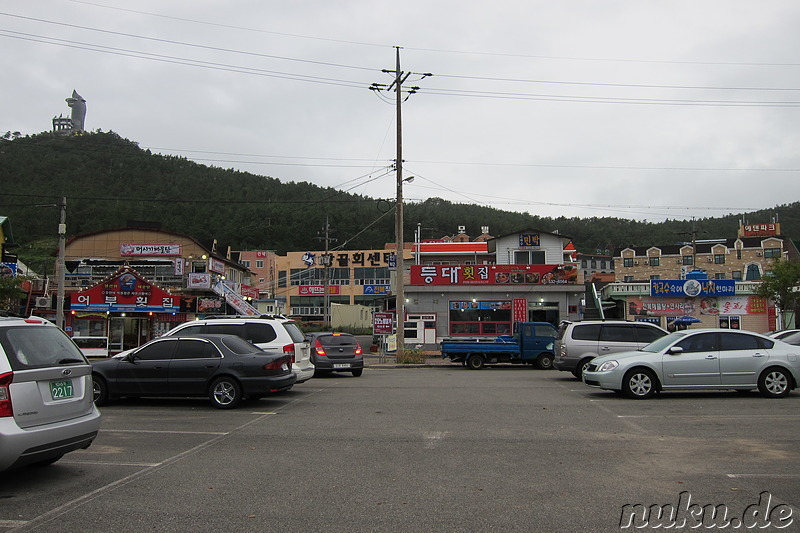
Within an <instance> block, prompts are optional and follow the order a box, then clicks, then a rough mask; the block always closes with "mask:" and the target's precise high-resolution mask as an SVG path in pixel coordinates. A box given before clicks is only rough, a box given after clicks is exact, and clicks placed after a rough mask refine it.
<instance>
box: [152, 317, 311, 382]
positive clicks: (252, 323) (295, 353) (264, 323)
mask: <svg viewBox="0 0 800 533" xmlns="http://www.w3.org/2000/svg"><path fill="white" fill-rule="evenodd" d="M209 333H210V334H217V335H236V336H238V337H241V338H243V339H244V340H246V341H249V342H252V343H253V344H255V345H256V346H258V347H259V348H261V349H262V350H265V351H267V352H270V353H281V352H282V353H284V354H287V355H291V356H292V360H293V363H292V370H293V371H294V373H295V375H296V376H297V381H296V383H302V382H304V381H307V380H309V379H311V378H312V377H313V376H314V365H313V364H312V363H311V349H310V348H309V343H308V340H307V339H306V337H305V335H303V332H302V331H300V328H299V327H298V326H297V324H295V323H294V321H292V320H289V319H288V318H286V317H283V316H280V315H261V316H260V317H244V316H219V317H206V318H203V319H200V320H193V321H191V322H185V323H183V324H181V325H179V326H176V327H174V328H172V329H171V330H169V331H168V332H167V333H165V334H164V336H181V337H187V336H188V337H191V336H194V335H198V334H201V335H202V334H209Z"/></svg>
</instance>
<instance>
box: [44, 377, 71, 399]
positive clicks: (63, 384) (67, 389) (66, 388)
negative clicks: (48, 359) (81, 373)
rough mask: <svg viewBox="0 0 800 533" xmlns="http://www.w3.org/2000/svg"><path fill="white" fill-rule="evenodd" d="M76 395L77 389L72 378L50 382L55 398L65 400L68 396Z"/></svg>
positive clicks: (51, 393)
mask: <svg viewBox="0 0 800 533" xmlns="http://www.w3.org/2000/svg"><path fill="white" fill-rule="evenodd" d="M74 395H75V389H73V388H72V380H71V379H68V380H65V381H51V382H50V396H51V397H52V398H53V399H54V400H65V399H67V398H72V397H73V396H74Z"/></svg>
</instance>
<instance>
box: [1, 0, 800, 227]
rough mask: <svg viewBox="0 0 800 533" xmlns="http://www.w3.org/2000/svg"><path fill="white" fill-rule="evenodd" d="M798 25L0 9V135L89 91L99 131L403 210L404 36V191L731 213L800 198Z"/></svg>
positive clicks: (63, 3)
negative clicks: (398, 164)
mask: <svg viewBox="0 0 800 533" xmlns="http://www.w3.org/2000/svg"><path fill="white" fill-rule="evenodd" d="M798 28H800V2H798V1H797V0H759V1H758V2H756V1H753V0H670V1H664V0H658V1H655V0H623V1H613V0H607V1H600V2H598V1H597V0H584V1H574V0H559V1H552V0H548V1H534V0H518V1H510V0H494V1H493V2H478V1H472V2H470V1H466V2H465V1H464V0H460V1H450V0H447V1H439V0H405V1H403V2H387V1H383V0H370V1H366V0H363V1H362V0H338V1H332V0H314V1H302V0H296V1H287V0H281V1H277V0H241V1H239V0H228V1H222V0H216V1H212V0H169V1H164V0H137V1H136V2H130V1H129V0H87V1H83V0H28V1H24V2H23V1H20V0H0V43H1V44H2V48H0V50H2V53H0V69H1V70H0V72H2V79H3V82H2V85H0V91H2V100H3V102H4V103H5V105H4V106H3V110H2V113H0V133H3V132H5V131H9V130H10V131H19V132H21V133H22V134H23V135H26V134H35V133H39V132H42V131H48V130H50V129H51V128H52V124H51V120H52V118H53V117H54V116H58V115H59V114H63V115H65V116H68V115H69V112H70V109H69V108H68V107H67V104H66V103H65V101H64V99H65V98H67V97H69V96H70V95H71V94H72V91H73V89H74V90H77V92H78V93H80V95H81V96H83V97H84V98H85V99H86V101H87V114H86V129H87V130H90V131H95V130H97V129H101V130H103V131H109V130H113V131H115V132H117V133H118V134H120V135H121V136H123V137H125V138H127V139H130V140H132V141H135V142H137V143H138V144H139V146H140V147H142V148H148V149H150V150H152V151H153V152H160V153H163V154H175V155H181V156H185V157H187V158H189V159H192V160H195V161H197V162H199V163H202V164H207V165H215V166H220V167H223V168H236V169H240V170H244V171H248V172H252V173H255V174H259V175H264V176H272V177H275V178H278V179H280V180H282V181H287V182H288V181H308V182H311V183H314V184H317V185H320V186H325V187H337V188H339V189H341V190H347V191H351V192H354V193H359V194H364V195H367V196H372V197H376V198H391V197H394V195H395V174H394V173H393V172H392V171H391V165H392V163H393V161H394V159H395V157H396V151H395V150H396V142H395V139H396V125H397V123H396V106H395V103H394V98H395V95H394V93H392V92H383V93H379V92H375V91H371V90H370V89H369V87H370V85H371V84H372V83H382V84H390V83H391V82H392V80H393V76H394V69H395V47H398V46H399V47H401V52H400V60H401V70H403V71H404V72H410V74H409V76H408V78H407V79H406V80H405V81H404V83H403V88H404V89H406V90H408V89H411V87H413V86H418V87H419V90H418V91H416V94H412V95H410V96H408V95H404V98H405V96H408V99H407V100H404V102H403V104H402V106H401V109H402V129H403V136H402V139H403V160H404V161H405V162H404V171H405V172H404V175H407V176H414V177H415V179H414V181H413V182H411V183H408V184H406V185H405V188H404V196H405V197H406V198H407V199H408V200H409V201H421V200H424V199H426V198H430V197H441V198H445V199H447V200H451V201H453V202H465V203H476V204H481V205H490V206H494V207H497V208H499V209H505V210H514V211H526V212H528V213H531V214H536V215H542V216H561V215H563V216H567V217H572V216H575V217H591V216H615V217H625V218H635V219H638V220H643V219H646V220H650V221H658V220H663V219H665V218H673V219H675V218H678V219H686V218H690V217H692V216H695V217H707V216H715V217H716V216H722V215H724V214H728V213H742V212H746V211H749V210H755V209H763V208H770V207H774V206H776V205H781V204H786V203H790V202H794V201H798V200H800V179H798V177H799V176H798V173H799V172H800V31H798ZM382 69H387V70H390V71H392V72H391V73H385V72H382ZM423 73H431V74H433V76H429V77H423V76H422V74H423ZM165 186H168V184H165ZM473 222H474V223H475V224H478V223H480V222H481V221H465V224H471V223H473ZM751 222H760V221H755V220H751Z"/></svg>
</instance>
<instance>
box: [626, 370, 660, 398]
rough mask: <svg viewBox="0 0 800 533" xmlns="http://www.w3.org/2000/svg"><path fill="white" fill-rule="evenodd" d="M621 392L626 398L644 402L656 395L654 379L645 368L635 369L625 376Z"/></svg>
mask: <svg viewBox="0 0 800 533" xmlns="http://www.w3.org/2000/svg"><path fill="white" fill-rule="evenodd" d="M622 392H624V393H625V396H627V397H628V398H634V399H636V400H645V399H647V398H651V397H652V396H653V395H654V394H655V393H656V377H655V375H654V374H653V373H652V372H651V371H650V370H647V369H646V368H637V369H634V370H631V371H630V372H628V373H627V374H625V378H624V379H623V380H622Z"/></svg>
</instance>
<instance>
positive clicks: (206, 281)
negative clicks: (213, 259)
mask: <svg viewBox="0 0 800 533" xmlns="http://www.w3.org/2000/svg"><path fill="white" fill-rule="evenodd" d="M186 288H187V289H210V288H211V274H209V273H208V272H189V275H188V276H187V278H186Z"/></svg>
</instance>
